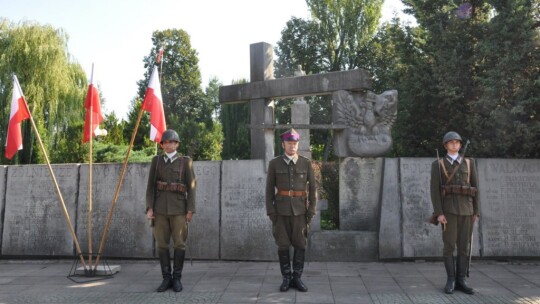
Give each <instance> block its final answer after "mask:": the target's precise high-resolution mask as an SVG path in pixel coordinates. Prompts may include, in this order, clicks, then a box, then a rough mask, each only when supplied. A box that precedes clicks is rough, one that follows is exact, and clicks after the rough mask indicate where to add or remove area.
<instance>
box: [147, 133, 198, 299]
mask: <svg viewBox="0 0 540 304" xmlns="http://www.w3.org/2000/svg"><path fill="white" fill-rule="evenodd" d="M179 144H180V138H179V137H178V133H176V131H174V130H166V131H165V132H163V135H162V138H161V142H160V145H161V148H162V149H163V154H161V155H156V156H154V158H153V159H152V165H151V166H150V172H149V174H148V185H147V188H146V216H147V218H148V219H150V220H151V221H152V222H153V228H152V232H153V235H154V238H155V239H156V243H157V248H158V256H159V263H160V266H161V274H162V276H163V281H162V282H161V285H160V286H159V287H158V288H157V291H158V292H163V291H165V290H167V289H169V288H170V287H172V288H173V290H174V291H176V292H179V291H182V289H183V286H182V282H181V278H182V269H183V267H184V258H185V252H186V251H185V249H186V244H185V241H186V239H187V233H188V227H187V223H189V222H191V220H192V218H193V214H194V213H195V186H196V182H195V173H194V172H193V161H192V160H191V158H189V157H187V156H180V155H179V154H178V153H177V152H176V149H178V146H179ZM171 238H172V241H173V247H174V264H173V265H174V266H173V268H172V269H171V259H170V255H169V243H170V241H171Z"/></svg>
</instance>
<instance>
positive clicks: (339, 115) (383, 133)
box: [332, 90, 398, 157]
mask: <svg viewBox="0 0 540 304" xmlns="http://www.w3.org/2000/svg"><path fill="white" fill-rule="evenodd" d="M397 97H398V93H397V91H396V90H390V91H385V92H384V93H382V94H380V95H376V94H375V93H373V92H370V91H367V92H350V91H344V90H340V91H336V92H334V94H333V95H332V98H333V102H334V104H333V109H332V110H333V113H332V122H333V123H334V124H337V125H345V126H347V128H346V129H344V130H343V131H338V132H336V133H335V136H334V147H335V152H336V155H337V156H339V157H375V156H381V155H383V154H384V153H386V152H388V150H390V148H391V147H392V134H391V129H392V125H393V124H394V122H395V121H396V116H397V101H398V98H397Z"/></svg>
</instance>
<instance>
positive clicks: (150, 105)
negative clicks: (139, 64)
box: [142, 66, 167, 142]
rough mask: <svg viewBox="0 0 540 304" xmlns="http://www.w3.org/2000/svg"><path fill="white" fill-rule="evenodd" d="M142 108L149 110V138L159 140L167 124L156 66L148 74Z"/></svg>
mask: <svg viewBox="0 0 540 304" xmlns="http://www.w3.org/2000/svg"><path fill="white" fill-rule="evenodd" d="M142 108H143V110H145V111H148V112H150V139H151V140H153V141H155V142H160V141H161V135H162V134H163V132H165V130H166V129H167V126H166V124H165V112H164V111H163V98H162V97H161V86H160V84H159V74H158V68H157V66H154V70H153V71H152V75H151V76H150V81H149V82H148V88H146V96H144V101H143V104H142Z"/></svg>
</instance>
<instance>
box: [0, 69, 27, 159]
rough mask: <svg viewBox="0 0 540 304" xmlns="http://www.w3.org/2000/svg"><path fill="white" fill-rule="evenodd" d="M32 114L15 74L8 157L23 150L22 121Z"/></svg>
mask: <svg viewBox="0 0 540 304" xmlns="http://www.w3.org/2000/svg"><path fill="white" fill-rule="evenodd" d="M30 116H31V115H30V112H29V111H28V105H27V104H26V100H25V98H24V95H23V93H22V90H21V86H20V85H19V81H18V80H17V76H15V75H13V97H12V98H11V112H10V114H9V124H8V130H7V139H6V158H7V159H12V158H13V156H15V154H17V151H19V150H22V147H23V146H22V142H23V138H22V134H21V122H22V121H23V120H25V119H28V118H30Z"/></svg>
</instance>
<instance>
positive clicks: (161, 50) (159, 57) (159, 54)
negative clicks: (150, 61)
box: [156, 48, 163, 63]
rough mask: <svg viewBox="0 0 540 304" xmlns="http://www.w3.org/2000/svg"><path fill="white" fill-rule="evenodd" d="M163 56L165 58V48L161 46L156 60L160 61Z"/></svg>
mask: <svg viewBox="0 0 540 304" xmlns="http://www.w3.org/2000/svg"><path fill="white" fill-rule="evenodd" d="M162 58H163V48H160V49H159V53H158V56H157V59H156V62H157V63H160V62H161V59H162Z"/></svg>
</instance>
